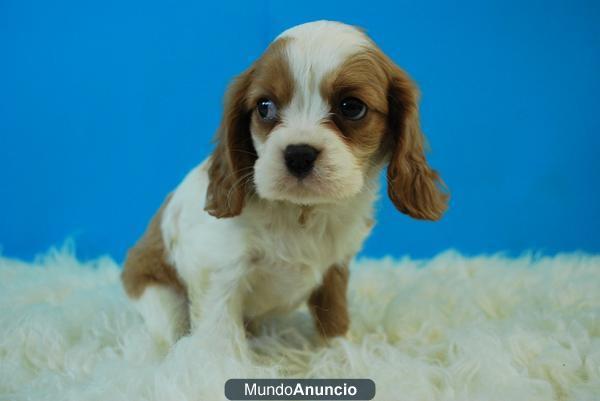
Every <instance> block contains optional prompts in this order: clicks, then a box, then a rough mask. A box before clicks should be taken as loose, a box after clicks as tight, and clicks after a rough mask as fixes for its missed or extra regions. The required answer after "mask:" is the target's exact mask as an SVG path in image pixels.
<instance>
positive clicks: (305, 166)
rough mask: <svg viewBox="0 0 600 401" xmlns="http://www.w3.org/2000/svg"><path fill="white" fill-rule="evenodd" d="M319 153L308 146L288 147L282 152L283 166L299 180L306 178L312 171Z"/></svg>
mask: <svg viewBox="0 0 600 401" xmlns="http://www.w3.org/2000/svg"><path fill="white" fill-rule="evenodd" d="M318 155H319V151H318V150H317V149H315V148H313V147H312V146H310V145H305V144H302V145H288V146H287V147H286V148H285V150H284V152H283V157H284V159H285V166H286V167H287V169H288V171H289V172H290V173H291V174H292V175H293V176H294V177H297V178H299V179H302V178H304V177H306V176H307V175H308V174H310V172H311V171H312V169H313V167H314V165H315V160H317V156H318Z"/></svg>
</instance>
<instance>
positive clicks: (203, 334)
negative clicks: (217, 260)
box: [190, 271, 248, 359]
mask: <svg viewBox="0 0 600 401" xmlns="http://www.w3.org/2000/svg"><path fill="white" fill-rule="evenodd" d="M219 273H222V272H218V271H217V272H214V273H213V275H212V277H211V283H210V284H211V285H210V288H209V289H208V291H206V293H205V294H204V296H196V297H191V298H190V299H191V301H192V302H191V304H190V308H191V310H190V316H192V330H193V332H194V336H196V337H197V338H198V339H199V340H200V341H202V346H203V347H209V348H210V349H211V350H212V351H214V352H217V353H220V354H222V355H230V356H237V357H240V358H242V359H245V358H246V357H247V356H248V344H247V340H246V332H245V329H244V322H243V313H242V299H243V297H242V290H241V287H242V286H241V285H240V281H241V280H240V279H239V278H238V277H239V276H238V277H235V275H229V277H222V275H220V274H219ZM232 276H233V277H232Z"/></svg>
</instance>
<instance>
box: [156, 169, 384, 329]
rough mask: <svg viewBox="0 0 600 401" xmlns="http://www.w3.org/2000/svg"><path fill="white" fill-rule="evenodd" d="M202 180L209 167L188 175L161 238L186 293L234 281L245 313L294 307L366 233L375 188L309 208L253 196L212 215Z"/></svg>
mask: <svg viewBox="0 0 600 401" xmlns="http://www.w3.org/2000/svg"><path fill="white" fill-rule="evenodd" d="M207 185H208V177H207V175H206V164H203V165H201V166H199V167H197V168H196V169H194V170H193V171H192V172H190V174H189V175H188V176H187V177H186V178H185V180H184V181H183V182H182V183H181V185H180V186H179V187H178V188H177V190H176V191H175V193H174V195H173V197H172V199H171V201H170V203H169V205H168V207H167V209H166V211H165V215H164V218H163V224H162V230H163V238H164V240H165V243H166V245H167V249H168V252H169V256H170V259H171V261H172V263H173V264H174V266H175V268H176V269H177V271H178V273H179V275H180V276H181V278H182V279H183V280H184V282H185V283H186V285H187V287H188V291H190V292H192V293H191V294H190V296H191V297H193V298H199V297H201V296H202V294H201V293H202V292H205V291H208V289H209V287H210V286H211V285H222V283H223V282H224V281H227V282H228V283H231V282H232V281H237V282H238V288H240V289H241V290H240V291H241V292H242V294H241V296H242V298H243V301H242V309H243V310H242V313H243V314H244V316H245V317H248V318H252V319H255V318H261V317H264V316H268V315H272V314H278V313H284V312H287V311H289V310H291V309H294V308H295V307H297V306H298V304H299V303H300V302H302V301H304V300H305V299H306V298H307V296H308V295H309V293H310V291H311V290H312V289H314V288H315V287H316V286H317V285H318V284H319V283H320V281H321V280H322V277H323V274H324V272H325V271H326V270H327V269H328V268H329V267H330V266H332V265H333V264H339V263H346V262H348V261H349V259H351V258H352V257H353V256H354V254H355V253H356V252H358V251H359V250H360V247H361V245H362V242H363V240H364V238H365V237H366V236H367V235H368V233H369V231H370V225H371V224H370V222H371V218H372V217H371V216H372V205H373V201H374V198H375V195H374V194H373V193H372V192H364V193H361V194H359V195H358V196H356V197H354V198H352V199H349V200H348V201H347V202H345V203H344V204H343V205H341V206H340V205H339V204H337V205H335V206H334V205H318V206H313V207H310V208H309V207H301V206H298V205H293V204H290V203H287V202H271V201H264V200H260V199H256V198H253V199H251V200H249V201H248V203H247V205H246V207H245V208H244V210H243V212H242V214H241V215H240V216H237V217H233V218H225V219H216V218H214V217H212V216H210V215H209V214H208V213H206V212H204V210H203V209H204V199H205V194H206V188H207ZM221 277H227V279H226V280H223V279H221ZM219 283H221V284H219Z"/></svg>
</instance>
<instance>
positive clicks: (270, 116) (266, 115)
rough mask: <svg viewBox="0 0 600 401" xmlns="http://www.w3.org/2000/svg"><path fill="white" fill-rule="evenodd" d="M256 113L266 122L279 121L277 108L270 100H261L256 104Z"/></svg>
mask: <svg viewBox="0 0 600 401" xmlns="http://www.w3.org/2000/svg"><path fill="white" fill-rule="evenodd" d="M256 111H257V112H258V115H259V116H260V118H262V119H263V120H264V121H269V122H270V121H275V120H276V119H277V106H276V105H275V103H274V102H273V101H272V100H270V99H260V100H259V101H258V103H257V104H256Z"/></svg>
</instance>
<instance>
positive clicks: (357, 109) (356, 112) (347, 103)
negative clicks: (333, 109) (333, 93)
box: [340, 97, 367, 120]
mask: <svg viewBox="0 0 600 401" xmlns="http://www.w3.org/2000/svg"><path fill="white" fill-rule="evenodd" d="M340 111H341V113H342V116H344V118H347V119H348V120H360V119H361V118H363V117H364V116H365V114H367V105H366V104H364V103H363V102H362V101H361V100H360V99H357V98H355V97H347V98H345V99H344V100H342V101H341V103H340Z"/></svg>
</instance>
